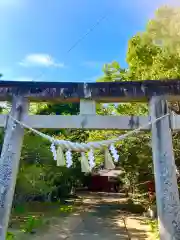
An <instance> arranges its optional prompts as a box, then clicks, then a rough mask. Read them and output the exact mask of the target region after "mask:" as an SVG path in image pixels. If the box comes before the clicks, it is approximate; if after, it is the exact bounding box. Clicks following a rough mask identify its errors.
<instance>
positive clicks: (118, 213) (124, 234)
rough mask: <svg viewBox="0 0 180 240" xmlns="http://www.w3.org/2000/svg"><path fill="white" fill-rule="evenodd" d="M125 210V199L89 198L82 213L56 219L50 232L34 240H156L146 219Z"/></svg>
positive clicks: (78, 212)
mask: <svg viewBox="0 0 180 240" xmlns="http://www.w3.org/2000/svg"><path fill="white" fill-rule="evenodd" d="M122 206H123V202H122V199H121V200H120V199H119V200H118V199H116V200H115V199H114V198H113V199H111V198H109V197H105V198H101V199H95V198H90V199H88V198H86V199H84V201H83V206H82V208H81V210H80V211H77V212H76V213H73V214H71V215H70V216H67V217H65V218H64V219H57V218H56V219H54V220H53V221H54V222H53V221H52V223H51V225H50V228H49V230H48V232H46V233H44V234H41V236H37V237H35V236H33V239H34V240H40V239H44V240H60V239H67V240H81V239H82V240H83V239H86V240H96V239H98V240H100V239H104V240H106V239H111V240H116V239H119V240H120V239H132V240H135V239H141V240H144V239H149V240H151V239H154V238H153V237H152V235H151V233H150V228H149V227H148V226H147V225H145V224H144V218H143V217H141V216H139V215H137V214H130V213H127V212H124V211H122V208H123V207H122ZM82 209H83V210H82Z"/></svg>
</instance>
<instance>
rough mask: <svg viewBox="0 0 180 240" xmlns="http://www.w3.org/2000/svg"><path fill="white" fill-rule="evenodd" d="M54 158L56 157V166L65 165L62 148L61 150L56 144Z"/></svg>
mask: <svg viewBox="0 0 180 240" xmlns="http://www.w3.org/2000/svg"><path fill="white" fill-rule="evenodd" d="M56 158H57V166H58V167H60V166H65V165H66V161H65V158H64V153H63V150H62V148H61V146H58V149H57V157H56Z"/></svg>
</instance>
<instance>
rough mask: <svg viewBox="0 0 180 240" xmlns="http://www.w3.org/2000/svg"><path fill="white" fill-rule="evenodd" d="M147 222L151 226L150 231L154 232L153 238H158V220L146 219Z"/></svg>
mask: <svg viewBox="0 0 180 240" xmlns="http://www.w3.org/2000/svg"><path fill="white" fill-rule="evenodd" d="M147 224H148V225H149V226H150V227H151V232H152V233H153V234H154V237H155V239H159V229H158V220H148V221H147Z"/></svg>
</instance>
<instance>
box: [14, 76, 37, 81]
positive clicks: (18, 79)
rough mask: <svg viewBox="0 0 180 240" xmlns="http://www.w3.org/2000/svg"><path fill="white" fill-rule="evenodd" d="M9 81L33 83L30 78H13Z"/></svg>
mask: <svg viewBox="0 0 180 240" xmlns="http://www.w3.org/2000/svg"><path fill="white" fill-rule="evenodd" d="M11 80H13V81H21V82H30V81H33V78H30V77H17V78H13V79H11Z"/></svg>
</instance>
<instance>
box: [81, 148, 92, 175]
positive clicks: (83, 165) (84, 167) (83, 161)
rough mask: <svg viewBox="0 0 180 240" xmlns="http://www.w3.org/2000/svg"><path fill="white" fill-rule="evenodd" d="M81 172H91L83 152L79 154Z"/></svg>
mask: <svg viewBox="0 0 180 240" xmlns="http://www.w3.org/2000/svg"><path fill="white" fill-rule="evenodd" d="M81 171H82V172H84V173H89V172H90V171H91V170H90V166H89V162H88V159H87V157H86V155H85V153H84V152H82V153H81Z"/></svg>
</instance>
